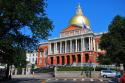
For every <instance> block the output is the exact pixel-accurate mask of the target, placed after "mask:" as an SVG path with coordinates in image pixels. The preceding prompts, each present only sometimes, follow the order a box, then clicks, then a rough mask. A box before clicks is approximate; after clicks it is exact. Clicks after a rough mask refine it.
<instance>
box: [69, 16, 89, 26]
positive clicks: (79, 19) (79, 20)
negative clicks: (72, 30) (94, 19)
mask: <svg viewBox="0 0 125 83" xmlns="http://www.w3.org/2000/svg"><path fill="white" fill-rule="evenodd" d="M83 24H85V25H87V26H89V20H88V19H87V18H86V17H85V16H82V15H76V16H73V17H72V18H71V20H70V22H69V25H78V26H83Z"/></svg>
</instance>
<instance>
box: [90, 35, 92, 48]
mask: <svg viewBox="0 0 125 83" xmlns="http://www.w3.org/2000/svg"><path fill="white" fill-rule="evenodd" d="M90 38H91V41H90V45H91V50H92V37H90Z"/></svg>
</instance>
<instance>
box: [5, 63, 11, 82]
mask: <svg viewBox="0 0 125 83" xmlns="http://www.w3.org/2000/svg"><path fill="white" fill-rule="evenodd" d="M9 66H10V65H9V64H7V69H6V77H5V79H7V80H9V79H11V74H10V75H9Z"/></svg>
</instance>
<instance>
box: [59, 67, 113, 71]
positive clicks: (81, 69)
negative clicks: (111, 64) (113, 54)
mask: <svg viewBox="0 0 125 83" xmlns="http://www.w3.org/2000/svg"><path fill="white" fill-rule="evenodd" d="M106 69H107V68H101V67H96V68H95V71H101V70H106ZM110 69H111V70H115V69H112V68H110ZM86 70H91V71H94V68H93V67H58V68H57V71H86Z"/></svg>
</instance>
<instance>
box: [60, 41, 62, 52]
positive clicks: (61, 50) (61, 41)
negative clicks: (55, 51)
mask: <svg viewBox="0 0 125 83" xmlns="http://www.w3.org/2000/svg"><path fill="white" fill-rule="evenodd" d="M60 53H62V41H60Z"/></svg>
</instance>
